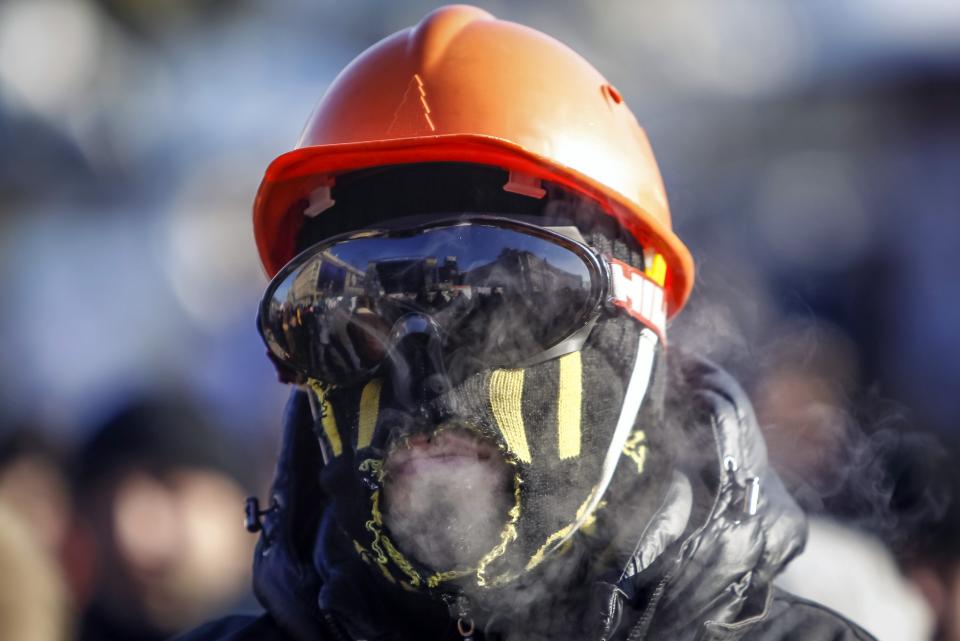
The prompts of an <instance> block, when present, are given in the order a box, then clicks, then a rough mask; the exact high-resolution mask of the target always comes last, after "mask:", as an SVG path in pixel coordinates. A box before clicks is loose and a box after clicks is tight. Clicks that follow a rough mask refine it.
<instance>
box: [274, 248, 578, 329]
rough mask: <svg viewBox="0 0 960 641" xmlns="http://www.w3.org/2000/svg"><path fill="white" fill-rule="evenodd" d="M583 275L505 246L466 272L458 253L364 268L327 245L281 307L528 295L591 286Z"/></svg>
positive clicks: (387, 261)
mask: <svg viewBox="0 0 960 641" xmlns="http://www.w3.org/2000/svg"><path fill="white" fill-rule="evenodd" d="M321 257H322V258H321ZM584 280H585V279H584V278H583V277H581V276H579V275H577V274H571V273H569V272H567V271H565V270H563V269H560V268H558V267H555V266H553V265H551V264H550V263H549V261H547V260H546V259H544V258H541V257H539V256H537V255H535V254H534V253H532V252H529V251H524V250H512V249H505V250H503V251H502V252H501V253H500V255H499V256H498V257H497V258H496V259H494V260H493V261H491V262H489V263H485V264H483V265H480V266H478V267H475V268H473V269H471V270H469V271H466V272H461V271H460V269H459V265H458V261H457V257H456V256H447V257H445V258H444V260H443V261H442V262H441V261H440V260H439V259H438V258H437V257H436V256H429V257H425V258H390V259H384V260H379V261H370V262H368V263H367V266H366V269H363V270H362V269H360V268H359V267H356V266H355V265H352V264H350V263H348V262H346V261H344V260H343V259H341V258H339V257H338V256H336V255H335V254H333V253H332V251H330V250H327V251H325V252H323V253H322V254H321V255H320V256H318V257H317V258H316V259H314V260H311V261H308V262H307V263H306V264H305V265H304V266H303V268H301V269H300V270H299V271H298V272H297V274H296V276H295V277H294V281H293V283H292V285H291V287H290V288H289V290H288V292H287V300H286V302H285V303H284V307H283V309H284V311H285V312H286V313H287V314H289V316H290V317H294V316H296V310H302V311H310V312H313V311H315V310H314V308H315V306H316V305H317V304H318V303H320V302H321V301H322V302H323V304H324V305H325V306H326V307H327V308H328V309H329V308H333V307H343V306H344V305H346V306H348V307H349V309H350V310H351V311H352V310H353V309H355V307H356V305H357V301H358V300H359V299H360V298H361V297H363V298H366V299H369V298H371V297H375V298H378V299H383V298H387V299H392V300H415V301H417V302H419V303H427V304H429V303H438V302H439V303H443V302H449V301H450V300H452V298H454V297H455V296H457V295H459V294H462V295H463V296H465V297H466V298H467V299H472V298H474V296H484V295H498V294H499V295H511V296H513V297H520V298H530V297H536V296H537V295H538V294H543V293H545V292H551V293H558V292H570V293H572V292H577V291H583V290H584V289H589V284H588V283H585V282H584ZM298 321H299V322H302V320H301V319H298Z"/></svg>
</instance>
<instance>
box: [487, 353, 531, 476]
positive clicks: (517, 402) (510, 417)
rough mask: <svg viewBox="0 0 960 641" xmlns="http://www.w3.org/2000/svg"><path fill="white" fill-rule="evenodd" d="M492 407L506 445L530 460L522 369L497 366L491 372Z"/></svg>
mask: <svg viewBox="0 0 960 641" xmlns="http://www.w3.org/2000/svg"><path fill="white" fill-rule="evenodd" d="M490 408H491V410H492V411H493V418H494V420H496V422H497V427H498V428H499V429H500V433H501V434H503V439H504V440H505V441H506V443H507V449H508V450H509V451H510V452H511V453H513V455H514V456H516V457H517V458H518V459H519V460H521V461H523V462H524V463H530V461H531V456H530V446H529V445H528V444H527V433H526V430H525V429H524V426H523V370H522V369H498V370H494V371H493V372H492V373H491V374H490Z"/></svg>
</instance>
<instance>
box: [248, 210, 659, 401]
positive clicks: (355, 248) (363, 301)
mask: <svg viewBox="0 0 960 641" xmlns="http://www.w3.org/2000/svg"><path fill="white" fill-rule="evenodd" d="M607 301H610V302H612V303H613V304H614V305H616V306H618V307H621V308H623V309H624V310H626V311H627V312H628V313H629V314H630V315H631V316H633V317H634V318H636V319H637V320H639V321H640V322H642V323H644V324H645V325H647V326H649V327H651V328H653V329H654V330H656V331H657V333H658V334H659V335H660V336H661V339H662V338H663V326H664V324H665V322H666V311H665V305H664V296H663V290H662V289H661V288H660V287H659V286H657V285H656V284H655V283H653V282H652V281H651V280H649V279H647V278H646V277H645V276H644V275H643V273H642V272H640V271H639V270H636V269H634V268H633V267H630V266H629V265H626V264H625V263H621V262H620V261H610V260H608V259H605V258H602V257H601V256H599V255H598V254H597V253H596V252H594V251H593V250H592V249H591V248H589V247H587V246H586V245H584V244H582V243H580V242H577V241H575V240H573V239H570V238H568V237H566V236H563V235H561V234H558V233H555V232H552V231H550V230H547V229H544V228H542V227H537V226H535V225H528V224H524V223H519V222H516V221H512V220H505V219H501V218H497V217H492V216H470V217H460V218H457V219H455V220H450V219H448V220H445V221H437V222H432V223H430V224H427V225H422V226H418V227H414V228H406V229H402V230H390V229H382V230H367V231H361V232H355V233H351V234H347V235H344V236H339V237H335V238H332V239H330V240H327V241H324V242H322V243H319V244H317V245H314V246H313V247H311V248H309V249H308V250H306V251H304V252H303V253H301V254H300V255H299V256H297V257H296V258H294V259H293V260H292V261H291V262H290V263H289V264H288V265H287V266H286V267H285V268H284V269H283V270H281V271H280V273H279V274H277V276H276V277H275V278H274V279H273V281H272V282H271V283H270V286H269V287H268V288H267V291H266V293H265V295H264V298H263V301H262V302H261V305H260V316H259V329H260V333H261V335H262V336H263V339H264V341H265V343H266V344H267V347H268V348H269V349H270V351H271V353H272V354H273V356H274V358H275V359H276V360H277V361H278V362H280V363H281V364H282V365H283V366H285V367H287V368H289V369H291V370H293V371H296V372H298V373H299V374H301V375H303V376H305V377H310V378H316V379H318V380H321V381H324V382H327V383H331V384H349V383H353V382H357V381H359V380H362V379H363V378H365V377H367V376H370V375H372V374H373V373H374V372H375V370H376V369H377V368H378V367H379V366H380V365H381V364H382V363H383V361H384V360H385V359H386V358H387V356H388V352H389V350H390V349H391V346H392V344H393V341H394V340H395V339H394V337H393V336H392V334H393V333H394V328H395V327H397V326H399V325H402V324H403V323H401V321H402V320H404V319H409V318H411V317H412V315H413V316H419V317H427V318H429V319H430V325H431V326H432V327H434V328H436V331H437V333H438V336H437V339H438V340H439V342H440V345H441V350H442V357H443V359H444V362H445V364H446V366H447V368H448V370H450V371H451V372H452V373H457V374H458V375H464V374H466V373H470V372H474V371H480V370H482V369H488V368H495V367H528V366H530V365H532V364H534V363H538V362H542V361H545V360H548V359H550V358H555V357H558V356H562V355H563V354H566V353H569V352H572V351H576V350H578V349H580V348H581V347H582V345H583V342H584V341H585V340H586V337H587V336H588V335H589V333H590V330H591V329H592V327H593V324H594V323H595V322H596V320H597V318H598V317H599V315H600V313H601V312H602V309H603V304H604V303H605V302H607Z"/></svg>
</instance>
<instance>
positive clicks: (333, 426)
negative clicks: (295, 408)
mask: <svg viewBox="0 0 960 641" xmlns="http://www.w3.org/2000/svg"><path fill="white" fill-rule="evenodd" d="M307 385H309V386H310V389H312V390H313V393H314V394H316V398H317V401H318V402H319V404H320V425H321V427H323V434H324V436H326V437H327V442H328V443H330V451H331V453H332V454H333V456H340V455H341V454H343V441H341V440H340V432H339V430H337V419H336V417H335V416H334V415H333V407H332V406H331V405H330V401H328V400H327V392H326V390H324V388H323V384H322V383H320V381H317V380H315V379H312V378H311V379H309V380H307Z"/></svg>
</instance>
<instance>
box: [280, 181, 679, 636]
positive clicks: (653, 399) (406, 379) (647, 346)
mask: <svg viewBox="0 0 960 641" xmlns="http://www.w3.org/2000/svg"><path fill="white" fill-rule="evenodd" d="M506 181H507V172H505V171H502V170H499V169H496V168H489V167H480V166H469V165H458V164H432V165H416V166H408V167H400V168H387V169H381V170H374V171H368V172H358V173H357V174H352V175H349V176H345V177H340V178H338V181H337V184H336V186H335V188H334V190H333V197H334V200H335V201H336V203H337V204H336V205H335V206H334V207H333V209H331V210H329V211H327V212H324V213H322V214H321V215H319V216H317V217H316V218H313V219H310V220H309V221H308V222H307V224H306V225H305V227H304V229H303V231H302V232H301V235H300V239H299V241H300V247H301V248H306V247H309V246H310V245H312V244H314V243H316V242H318V241H320V240H322V239H324V238H327V237H330V236H332V235H335V234H337V233H341V232H343V231H347V230H352V229H360V228H363V227H365V226H369V225H371V224H373V223H377V222H381V221H383V220H385V219H390V218H395V217H402V216H406V215H413V214H419V215H430V214H434V213H436V214H440V213H444V214H448V213H449V212H464V213H495V214H498V215H503V216H508V217H509V216H514V217H518V218H521V219H523V220H526V221H528V222H531V221H535V222H537V223H538V224H541V225H544V226H550V227H554V226H564V225H575V226H576V227H577V228H578V229H579V230H580V232H581V233H582V236H583V238H584V240H585V241H586V242H587V244H589V245H590V246H592V247H593V248H594V249H596V250H597V251H599V252H600V253H602V254H606V255H609V256H612V257H614V258H617V259H619V260H621V261H623V262H625V263H628V264H631V265H634V266H636V267H638V268H641V269H642V268H643V254H642V252H641V251H640V250H639V249H637V248H636V245H635V243H634V241H633V240H632V238H630V237H629V236H628V235H627V234H626V233H623V232H621V231H620V229H619V227H618V225H616V223H615V221H614V220H613V219H612V218H611V217H610V216H608V215H607V214H605V213H603V212H602V211H601V210H600V209H599V207H598V206H596V205H593V204H587V203H585V202H584V201H583V200H582V199H576V198H573V197H571V196H570V195H569V194H567V193H566V192H563V191H562V190H560V189H559V188H556V187H552V186H547V185H545V187H547V190H548V194H547V196H546V197H545V198H543V199H535V198H530V197H528V196H522V195H518V194H513V193H508V192H506V191H504V190H503V189H502V187H503V185H504V184H505V183H506ZM403 341H406V342H407V343H409V344H402V345H400V346H399V347H397V349H396V350H395V352H396V353H397V354H399V355H400V357H399V358H398V359H396V360H395V361H388V362H387V363H385V365H384V366H382V367H381V369H380V371H378V372H377V374H376V376H375V377H374V378H372V379H371V380H368V381H364V382H362V383H361V384H358V385H354V386H350V387H331V386H327V385H325V384H323V383H321V382H317V381H309V382H308V387H309V389H310V390H311V400H312V407H313V410H314V416H315V423H316V425H315V431H316V432H317V435H318V436H319V438H320V442H321V447H322V449H323V451H324V458H325V460H326V463H325V465H324V467H323V469H322V471H321V473H320V483H321V486H322V487H323V489H324V492H325V494H326V495H327V496H328V497H329V501H330V507H329V508H328V509H329V510H330V513H329V514H328V518H326V519H325V520H324V524H323V525H322V527H321V528H320V535H319V538H320V542H319V543H318V550H320V551H322V552H318V557H319V558H318V559H317V563H318V565H321V566H326V567H322V568H321V574H322V575H327V576H329V575H330V574H331V572H334V573H335V572H336V570H331V567H330V564H331V562H332V558H334V557H335V558H336V559H338V562H343V563H347V562H348V563H349V564H350V565H351V566H354V565H355V563H356V561H357V560H359V561H360V562H361V563H364V564H366V565H367V566H368V567H369V568H370V569H371V570H372V572H371V573H372V574H373V575H374V576H376V577H378V580H380V581H381V582H382V583H383V584H384V585H385V586H395V587H397V588H400V589H402V590H401V591H406V592H414V593H415V592H423V593H429V594H433V595H437V596H449V595H454V594H459V593H461V592H464V591H465V592H466V593H467V594H471V595H476V596H475V597H471V598H473V599H474V601H475V602H480V603H481V604H484V603H494V602H499V603H498V606H497V607H499V605H502V603H503V600H502V599H499V600H498V599H496V598H488V596H489V595H496V594H504V593H509V592H510V591H511V590H513V592H512V594H513V595H514V596H516V595H517V594H519V592H517V590H516V589H517V586H529V585H530V584H531V582H536V581H539V582H541V583H542V582H544V581H547V580H549V581H552V582H555V583H558V584H562V583H569V582H570V581H573V580H575V579H582V578H583V576H582V572H581V568H580V565H582V563H581V561H582V558H580V557H579V556H577V554H575V553H574V552H571V547H572V546H575V541H573V540H572V538H574V535H575V534H576V535H577V536H581V537H587V538H590V532H591V531H592V528H595V527H596V526H595V523H594V521H595V520H596V517H597V515H598V514H599V511H607V510H621V509H625V510H629V511H630V513H631V515H636V514H649V513H652V512H653V510H654V509H655V507H656V504H657V502H658V501H659V499H660V496H661V494H662V491H663V487H664V482H663V479H664V478H665V477H666V476H667V475H666V474H664V473H663V470H664V468H665V467H667V466H668V465H669V460H668V459H669V457H668V455H667V454H666V452H667V448H666V447H665V445H664V443H663V435H662V433H661V432H662V430H660V426H661V423H662V417H661V412H662V407H661V406H662V397H663V389H662V387H663V382H662V381H663V372H662V371H661V370H662V369H663V364H662V360H663V359H662V358H661V354H662V350H663V346H662V345H661V344H659V342H658V339H657V338H656V334H655V333H654V332H653V331H652V330H650V329H649V328H645V327H644V326H643V325H641V324H640V323H639V322H637V321H636V320H634V319H632V318H631V317H629V316H627V315H626V314H625V313H620V312H613V311H610V312H605V313H604V315H603V316H602V317H601V320H600V321H599V322H598V323H597V325H596V327H595V328H594V329H593V331H592V332H591V334H590V336H589V338H588V339H587V341H586V343H585V344H584V346H583V348H582V349H581V350H580V351H578V352H574V353H572V354H568V355H566V356H563V357H561V358H558V359H554V360H550V361H547V362H544V363H541V364H537V365H534V366H531V367H527V368H524V369H497V370H485V371H479V372H472V373H470V374H469V375H466V376H465V377H461V378H459V379H458V380H452V381H451V380H447V381H446V384H444V385H441V386H439V387H437V388H436V389H431V387H432V386H431V385H429V384H428V385H424V382H425V381H426V380H427V379H430V378H431V377H432V376H435V375H439V376H440V377H441V378H443V377H444V376H445V375H446V372H445V370H444V367H443V363H442V362H437V358H436V357H434V356H431V351H432V350H431V348H432V347H434V343H433V342H432V340H431V339H430V337H429V336H428V334H424V333H422V332H421V333H416V334H412V335H410V336H409V337H407V338H403V339H401V342H403ZM411 372H413V373H412V374H411ZM446 424H455V425H467V426H469V428H470V429H471V430H474V431H476V432H478V433H479V434H480V435H482V436H483V437H485V438H486V439H488V440H489V441H491V442H493V443H496V445H497V446H498V447H499V448H500V450H501V451H502V452H503V453H504V455H505V457H506V459H507V461H508V462H509V463H510V465H512V466H513V479H512V488H510V489H511V490H512V491H513V493H514V504H513V505H512V506H511V508H510V509H509V512H508V514H507V515H506V523H505V524H504V527H503V530H502V532H501V535H500V540H499V542H498V543H497V544H496V545H495V546H494V547H493V548H492V549H490V550H489V551H488V552H487V553H486V554H485V555H483V557H482V559H481V561H480V562H479V563H478V564H476V565H474V566H472V567H452V568H431V567H426V566H424V565H423V564H421V563H419V562H418V561H417V560H416V559H415V558H413V557H412V556H411V555H410V554H409V552H408V551H404V550H402V549H400V548H399V547H398V546H397V544H396V543H395V538H394V537H392V536H391V533H390V532H389V531H388V529H387V527H386V526H385V525H384V523H383V509H384V506H383V494H382V486H383V483H382V481H383V476H382V475H383V467H382V466H383V460H384V458H385V456H386V454H387V452H388V451H389V448H390V447H391V446H392V445H393V444H394V443H396V442H397V441H398V440H401V439H402V438H404V437H405V436H407V435H409V434H413V433H418V432H423V431H430V430H432V429H436V427H437V426H438V425H446ZM615 471H616V477H617V479H616V485H617V487H621V488H629V491H627V492H620V493H619V495H618V496H616V497H613V496H611V493H609V492H607V490H608V487H609V486H610V484H611V481H613V479H614V472H615ZM610 501H616V502H617V503H619V504H618V505H613V506H611V505H607V503H608V502H610ZM626 502H629V505H621V504H622V503H626ZM631 520H634V519H631ZM601 522H603V523H606V524H608V525H607V527H610V525H609V524H611V523H616V522H617V520H616V519H601ZM425 525H426V524H425ZM441 526H442V524H439V523H438V524H436V527H441ZM615 534H616V533H614V532H603V533H597V535H596V536H595V537H594V538H593V539H592V540H594V541H599V545H594V546H593V547H596V548H597V549H596V550H592V551H591V554H592V555H597V554H600V553H601V552H602V548H603V544H604V543H609V541H611V540H612V539H613V538H614V536H615ZM331 537H332V538H335V539H336V540H337V544H336V545H332V544H331V543H330V539H331ZM334 548H335V549H336V552H332V551H331V550H332V549H334ZM324 550H325V551H324ZM351 555H352V556H353V557H354V558H352V559H349V561H347V557H350V556H351ZM545 559H550V562H549V563H542V562H543V561H544V560H545ZM557 559H567V560H568V561H570V562H569V563H566V564H562V563H560V562H558V561H557ZM562 565H565V566H566V569H564V570H561V571H557V569H556V568H557V567H558V566H562ZM595 570H596V569H595ZM594 573H596V572H594ZM547 577H549V579H548V578H547ZM614 580H615V579H614ZM347 583H349V582H347ZM397 594H399V592H398V593H397ZM323 600H324V596H323V594H321V603H322V602H323ZM516 605H519V604H516ZM350 631H351V633H355V634H358V635H360V636H361V637H363V636H368V637H369V636H376V630H375V629H370V628H369V627H368V628H367V629H360V630H350Z"/></svg>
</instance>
